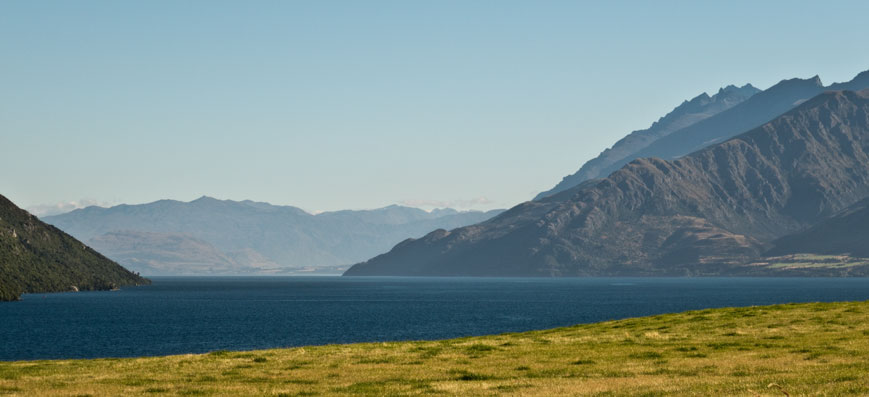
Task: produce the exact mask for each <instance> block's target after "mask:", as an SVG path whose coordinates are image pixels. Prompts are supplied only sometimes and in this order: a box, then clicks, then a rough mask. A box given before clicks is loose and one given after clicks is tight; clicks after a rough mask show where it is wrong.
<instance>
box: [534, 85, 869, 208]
mask: <svg viewBox="0 0 869 397" xmlns="http://www.w3.org/2000/svg"><path fill="white" fill-rule="evenodd" d="M865 88H869V71H865V72H862V73H860V74H858V75H857V76H856V77H854V78H853V79H852V80H851V81H848V82H845V83H835V84H831V85H830V86H827V87H825V86H824V85H823V84H822V83H821V79H820V78H819V77H818V76H814V77H812V78H809V79H798V78H794V79H789V80H782V81H781V82H779V83H778V84H776V85H774V86H772V87H770V88H768V89H766V90H764V91H759V90H758V89H756V88H754V87H753V86H751V85H750V84H749V85H745V86H743V87H741V88H737V87H735V86H728V87H726V88H722V89H721V90H720V91H719V92H718V93H717V94H715V95H714V96H712V97H709V96H708V95H707V94H705V93H704V94H701V95H700V96H698V97H696V98H694V99H692V100H691V101H686V102H684V103H683V104H682V105H680V106H678V107H677V108H676V109H674V110H673V111H672V112H670V113H669V114H667V115H666V116H664V117H662V118H661V119H660V120H658V122H656V123H654V124H652V126H651V127H650V128H649V129H647V130H642V131H635V132H633V133H631V134H629V135H628V136H626V137H625V138H623V139H621V140H619V141H618V142H616V144H615V145H613V147H612V148H609V149H607V150H605V151H604V152H603V153H601V154H600V155H599V156H598V157H596V158H594V159H592V160H590V161H588V162H587V163H585V164H584V165H583V166H582V167H581V168H580V169H579V171H577V172H576V173H574V174H572V175H569V176H566V177H564V179H563V180H562V181H561V182H560V183H558V184H557V185H556V186H555V187H553V188H552V189H550V190H548V191H546V192H543V193H540V194H538V195H537V197H536V199H540V198H543V197H546V196H550V195H553V194H555V193H558V192H561V191H564V190H567V189H570V188H572V187H574V186H576V185H578V184H580V183H582V182H585V181H587V180H589V179H595V178H602V177H606V176H607V175H609V174H611V173H613V172H615V171H617V170H618V169H619V168H621V167H623V166H624V165H625V164H627V163H629V162H631V161H633V160H635V159H638V158H644V157H658V158H662V159H665V160H672V159H675V158H679V157H682V156H684V155H686V154H688V153H691V152H694V151H696V150H700V149H702V148H704V147H706V146H709V145H712V144H715V143H719V142H722V141H724V140H726V139H728V138H731V137H733V136H735V135H737V134H739V133H742V132H745V131H748V130H750V129H752V128H755V127H758V126H760V125H762V124H764V123H766V122H768V121H770V120H772V119H773V118H775V117H777V116H779V115H781V114H782V113H784V112H786V111H788V110H790V109H793V108H794V107H795V106H797V105H799V104H801V103H803V102H805V101H806V100H808V99H809V98H812V97H814V96H816V95H818V94H820V93H822V92H824V91H836V90H851V91H859V90H862V89H865Z"/></svg>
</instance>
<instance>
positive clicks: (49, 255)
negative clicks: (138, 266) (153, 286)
mask: <svg viewBox="0 0 869 397" xmlns="http://www.w3.org/2000/svg"><path fill="white" fill-rule="evenodd" d="M148 283H150V282H149V281H148V280H147V279H144V278H142V277H140V276H139V275H138V274H134V273H132V272H130V271H128V270H127V269H124V268H123V267H121V266H120V265H118V264H117V263H115V262H113V261H111V260H110V259H108V258H106V257H104V256H103V255H101V254H99V253H98V252H96V251H94V250H93V249H92V248H90V247H88V246H86V245H84V244H82V243H81V242H80V241H78V240H76V239H75V238H73V237H72V236H70V235H68V234H66V233H64V232H62V231H60V230H58V229H57V228H55V227H53V226H51V225H47V224H45V223H43V222H42V221H40V220H39V219H37V218H36V217H35V216H33V215H31V214H30V213H28V212H27V211H25V210H22V209H21V208H18V206H16V205H15V204H14V203H12V202H11V201H9V199H7V198H6V197H3V196H0V301H8V300H16V299H18V298H19V296H20V295H21V294H22V293H28V292H29V293H34V292H59V291H71V290H74V291H78V290H108V289H113V288H118V287H121V286H125V285H142V284H148Z"/></svg>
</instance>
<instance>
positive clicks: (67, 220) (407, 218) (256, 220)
mask: <svg viewBox="0 0 869 397" xmlns="http://www.w3.org/2000/svg"><path fill="white" fill-rule="evenodd" d="M497 213H498V211H497V210H495V211H494V212H479V211H469V212H458V211H455V210H448V209H442V210H439V211H432V212H427V211H424V210H421V209H418V208H412V207H403V206H398V205H392V206H387V207H384V208H379V209H374V210H358V211H352V210H345V211H331V212H323V213H319V214H311V213H308V212H306V211H304V210H302V209H300V208H297V207H293V206H276V205H271V204H268V203H263V202H255V201H250V200H244V201H233V200H219V199H215V198H212V197H208V196H203V197H200V198H198V199H195V200H192V201H190V202H182V201H176V200H158V201H155V202H152V203H146V204H136V205H127V204H122V205H117V206H114V207H110V208H103V207H87V208H83V209H78V210H74V211H71V212H69V213H66V214H61V215H54V216H49V217H45V220H46V222H49V223H53V224H55V225H56V226H58V227H60V228H62V229H64V230H67V231H68V232H69V233H71V234H72V235H74V236H76V237H78V238H81V239H82V240H84V241H88V242H90V243H92V244H94V245H96V246H99V247H100V249H101V250H102V251H104V252H105V253H106V254H107V255H108V256H109V257H111V258H113V259H116V260H118V261H120V262H121V263H123V264H125V265H127V266H130V267H131V268H134V269H137V270H140V271H146V272H150V271H157V272H156V273H152V274H157V275H172V274H191V272H190V271H187V270H184V269H183V265H184V264H191V266H192V268H193V269H199V271H202V272H203V273H195V272H194V273H192V274H227V275H231V274H282V273H285V272H295V271H304V272H305V273H309V272H310V271H311V270H312V269H314V270H315V271H316V269H317V268H322V269H323V271H327V272H328V273H341V272H343V270H345V269H346V267H348V266H349V265H350V264H352V263H355V262H356V261H359V260H362V259H365V258H367V257H370V256H372V255H376V254H378V253H381V252H385V251H386V250H388V249H389V248H390V247H392V246H393V245H395V244H396V243H398V242H399V241H401V240H402V239H404V238H407V237H421V236H423V235H424V234H425V233H428V232H430V231H432V230H435V229H438V228H455V227H459V226H465V225H468V224H471V223H476V222H479V221H482V220H485V219H488V218H489V217H491V216H494V215H495V214H497ZM132 233H140V235H139V239H140V241H139V242H136V241H135V239H134V238H133V237H132V236H133V235H132ZM146 243H148V244H150V246H149V245H147V244H146ZM203 243H204V244H203ZM185 245H186V246H188V247H195V249H191V250H187V251H184V250H182V249H181V247H182V246H185ZM132 247H135V249H133V248H132ZM172 247H175V248H172ZM173 250H174V251H173ZM170 252H171V253H170ZM197 255H199V256H197ZM221 255H222V256H221ZM170 258H174V260H173V261H168V260H169V259H170ZM215 258H222V259H220V260H219V261H218V262H219V263H220V266H214V267H213V269H215V272H214V273H211V272H208V271H207V270H206V269H208V268H209V267H208V266H205V263H206V261H207V260H211V259H215ZM173 269H174V270H173ZM218 270H219V271H218ZM166 272H169V273H166Z"/></svg>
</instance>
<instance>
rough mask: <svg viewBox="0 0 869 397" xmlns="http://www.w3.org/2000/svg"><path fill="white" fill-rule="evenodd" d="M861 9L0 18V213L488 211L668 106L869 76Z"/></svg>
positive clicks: (69, 12)
mask: <svg viewBox="0 0 869 397" xmlns="http://www.w3.org/2000/svg"><path fill="white" fill-rule="evenodd" d="M866 15H869V2H866V1H831V2H823V3H822V2H817V1H805V2H798V1H762V2H758V1H726V2H725V1H721V2H696V1H660V2H658V1H656V2H626V1H606V2H603V1H602V2H591V1H589V2H584V1H464V0H463V1H448V0H442V1H429V2H422V1H376V0H370V1H324V0H316V1H265V0H260V1H254V2H248V1H216V0H207V1H194V0H188V1H174V0H172V1H160V0H151V1H138V2H136V1H84V0H83V1H75V2H71V1H39V0H24V1H16V0H7V1H3V2H0V194H2V195H5V196H6V197H8V198H9V199H11V200H12V201H14V202H15V203H17V204H18V205H19V206H22V207H25V208H30V209H31V210H33V211H34V212H37V213H41V214H43V213H49V212H57V211H60V210H69V209H72V208H76V207H80V206H83V205H114V204H120V203H129V204H135V203H145V202H151V201H155V200H159V199H167V198H168V199H176V200H183V201H189V200H193V199H195V198H197V197H200V196H203V195H207V196H212V197H216V198H220V199H232V200H245V199H251V200H255V201H265V202H270V203H273V204H280V205H294V206H297V207H300V208H303V209H305V210H308V211H311V212H317V211H327V210H339V209H363V208H377V207H382V206H386V205H390V204H404V205H411V206H418V207H422V208H432V207H444V206H450V207H455V208H459V209H480V210H483V209H491V208H507V207H510V206H513V205H515V204H518V203H520V202H523V201H526V200H529V199H531V198H532V197H533V196H534V195H535V194H536V193H538V192H540V191H543V190H547V189H549V188H551V187H552V186H553V185H555V184H556V183H557V182H558V181H560V180H561V178H562V177H564V176H565V175H568V174H571V173H573V172H575V171H576V170H577V169H578V168H579V167H580V166H581V165H582V164H583V163H584V162H585V161H587V160H589V159H591V158H593V157H594V156H596V155H597V154H598V153H600V152H601V151H602V150H604V149H605V148H607V147H609V146H611V145H612V144H613V143H614V142H615V141H616V140H618V139H619V138H621V137H622V136H624V135H626V134H628V133H629V132H631V131H633V130H637V129H643V128H647V127H648V126H649V125H650V124H651V123H652V122H653V121H655V120H656V119H657V118H659V117H660V116H663V115H664V114H666V113H667V112H669V111H670V110H672V109H673V108H674V107H675V106H677V105H679V104H680V103H681V102H682V101H683V100H685V99H690V98H692V97H694V96H696V95H698V94H700V93H702V92H704V91H705V92H708V93H709V94H710V95H711V94H713V93H714V92H716V91H717V90H718V89H719V88H720V87H722V86H725V85H728V84H737V85H742V84H745V83H751V84H753V85H755V86H756V87H758V88H761V89H765V88H768V87H769V86H771V85H773V84H775V83H776V82H778V81H780V80H782V79H786V78H793V77H802V78H807V77H811V76H814V75H816V74H817V75H820V76H821V79H822V80H823V82H824V83H825V84H829V83H832V82H838V81H847V80H850V79H851V78H852V77H853V76H854V75H856V74H857V73H859V72H860V71H863V70H867V69H869V51H867V50H866V49H867V48H866V39H867V38H869V24H867V23H865V16H866Z"/></svg>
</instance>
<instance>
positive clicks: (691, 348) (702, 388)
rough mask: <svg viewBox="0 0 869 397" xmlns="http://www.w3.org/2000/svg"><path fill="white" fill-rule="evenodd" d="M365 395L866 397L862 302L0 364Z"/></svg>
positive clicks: (295, 392) (180, 383) (32, 392)
mask: <svg viewBox="0 0 869 397" xmlns="http://www.w3.org/2000/svg"><path fill="white" fill-rule="evenodd" d="M3 343H13V342H11V341H3ZM360 394H361V395H429V394H430V395H501V394H504V395H544V396H556V395H598V396H621V395H631V396H657V395H698V396H729V395H744V396H783V395H785V394H789V395H791V396H797V395H819V396H821V395H823V396H835V395H869V302H844V303H811V304H789V305H777V306H763V307H750V308H729V309H712V310H702V311H692V312H686V313H678V314H666V315H659V316H653V317H644V318H634V319H627V320H620V321H610V322H603V323H596V324H588V325H578V326H573V327H566V328H558V329H552V330H545V331H535V332H525V333H516V334H504V335H493V336H483V337H472V338H461V339H451V340H443V341H430V342H390V343H363V344H353V345H330V346H318V347H304V348H295V349H277V350H263V351H253V352H225V351H218V352H212V353H209V354H202V355H180V356H168V357H153V358H133V359H98V360H59V361H29V362H4V363H0V395H21V396H41V395H62V396H88V395H92V396H103V395H106V396H109V395H110V396H120V395H150V396H163V395H212V396H223V395H272V396H331V395H360Z"/></svg>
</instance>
